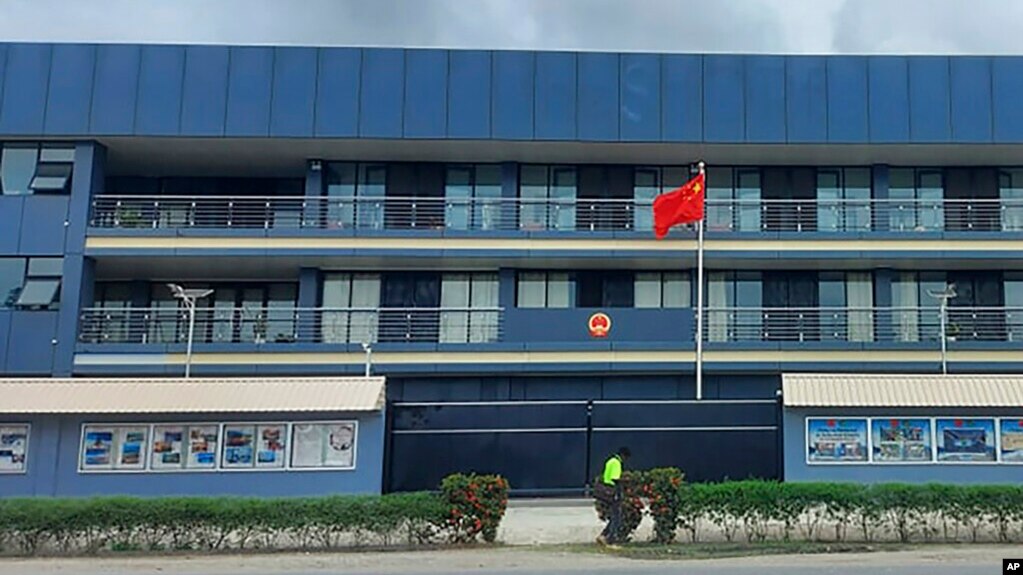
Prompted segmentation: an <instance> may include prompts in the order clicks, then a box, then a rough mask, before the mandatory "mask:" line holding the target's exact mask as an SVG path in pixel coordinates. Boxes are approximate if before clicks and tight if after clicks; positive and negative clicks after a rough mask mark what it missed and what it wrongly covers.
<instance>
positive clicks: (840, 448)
mask: <svg viewBox="0 0 1023 575" xmlns="http://www.w3.org/2000/svg"><path fill="white" fill-rule="evenodd" d="M806 458H807V461H809V462H810V463H855V462H861V463H864V462H866V461H867V420H866V419H865V418H864V419H839V418H808V419H807V421H806Z"/></svg>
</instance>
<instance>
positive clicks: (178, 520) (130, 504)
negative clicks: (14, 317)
mask: <svg viewBox="0 0 1023 575" xmlns="http://www.w3.org/2000/svg"><path fill="white" fill-rule="evenodd" d="M471 477H472V478H473V479H472V480H473V481H478V482H480V483H481V484H484V485H491V484H497V483H498V482H500V483H502V484H503V485H504V486H505V487H504V489H503V490H490V491H485V492H483V493H480V494H479V495H478V497H479V500H480V501H481V502H482V503H481V505H483V506H485V508H486V509H487V510H488V511H487V512H488V523H487V528H486V530H485V531H484V530H483V529H480V530H476V531H472V532H466V531H465V530H463V529H460V528H459V527H458V526H456V525H453V524H451V523H450V522H449V519H450V517H451V511H452V509H453V508H457V507H458V506H459V505H461V502H460V500H453V499H451V498H450V496H451V494H450V493H442V494H439V495H437V494H431V493H409V494H395V495H383V496H329V497H311V498H289V499H258V498H235V497H166V498H138V497H95V498H87V499H46V498H28V499H0V552H3V553H16V554H22V555H36V554H40V553H45V552H58V553H65V554H93V553H98V552H100V551H173V550H192V551H218V550H227V549H334V548H339V547H342V546H363V545H381V546H388V545H409V546H412V545H423V544H428V543H434V542H442V541H451V542H458V543H470V542H474V541H476V540H477V535H480V534H482V535H484V537H486V538H487V540H493V537H494V536H496V533H497V526H498V525H499V524H500V521H501V519H502V518H503V516H504V509H505V505H506V503H507V481H505V480H504V479H503V478H500V477H495V476H471ZM463 479H465V477H464V476H455V478H454V479H449V480H446V483H447V482H448V481H453V482H455V483H458V482H459V481H462V480H463Z"/></svg>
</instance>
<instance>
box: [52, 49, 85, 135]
mask: <svg viewBox="0 0 1023 575" xmlns="http://www.w3.org/2000/svg"><path fill="white" fill-rule="evenodd" d="M95 66H96V47H95V46H83V45H79V44H57V45H55V46H54V47H53V59H52V62H51V63H50V88H49V93H48V97H47V100H46V124H45V126H44V129H45V131H46V133H47V134H60V135H69V134H85V133H86V132H88V131H89V104H90V102H89V100H90V96H91V95H92V78H93V72H94V70H93V68H95Z"/></svg>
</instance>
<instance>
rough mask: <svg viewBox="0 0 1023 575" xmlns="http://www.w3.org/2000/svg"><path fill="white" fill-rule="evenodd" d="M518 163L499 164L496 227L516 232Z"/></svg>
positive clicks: (517, 222) (517, 216) (517, 223)
mask: <svg viewBox="0 0 1023 575" xmlns="http://www.w3.org/2000/svg"><path fill="white" fill-rule="evenodd" d="M518 197H519V164H518V162H505V163H503V164H501V200H502V202H503V203H502V208H501V225H500V226H498V229H501V230H504V231H508V232H517V231H518V229H519V210H518V208H519V206H518V202H516V201H515V200H516V198H518Z"/></svg>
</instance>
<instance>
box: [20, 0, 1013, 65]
mask: <svg viewBox="0 0 1023 575" xmlns="http://www.w3.org/2000/svg"><path fill="white" fill-rule="evenodd" d="M1021 25H1023V1H1020V0H965V1H964V0H954V1H953V0H166V1H157V0H0V39H3V40H30V41H31V40H35V41H89V42H183V43H217V44H301V45H339V46H345V45H349V46H351V45H360V46H423V47H427V46H429V47H455V48H518V49H550V50H608V51H658V52H776V53H906V52H912V53H956V54H960V53H969V54H1009V53H1023V41H1021V40H1020V39H1019V35H1018V34H1019V32H1018V29H1019V28H1020V27H1021Z"/></svg>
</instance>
